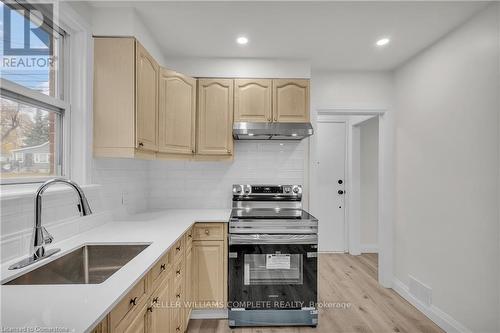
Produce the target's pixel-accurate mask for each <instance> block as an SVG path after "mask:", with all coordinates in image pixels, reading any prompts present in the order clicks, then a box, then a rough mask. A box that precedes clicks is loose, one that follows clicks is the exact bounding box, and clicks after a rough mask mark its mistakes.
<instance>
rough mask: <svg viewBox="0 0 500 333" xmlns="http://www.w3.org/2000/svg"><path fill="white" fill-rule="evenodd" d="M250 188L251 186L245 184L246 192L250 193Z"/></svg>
mask: <svg viewBox="0 0 500 333" xmlns="http://www.w3.org/2000/svg"><path fill="white" fill-rule="evenodd" d="M250 190H251V189H250V186H245V194H249V193H250Z"/></svg>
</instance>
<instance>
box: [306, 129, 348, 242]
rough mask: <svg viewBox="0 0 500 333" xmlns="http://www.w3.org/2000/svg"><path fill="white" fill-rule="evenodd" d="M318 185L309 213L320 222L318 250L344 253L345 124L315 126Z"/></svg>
mask: <svg viewBox="0 0 500 333" xmlns="http://www.w3.org/2000/svg"><path fill="white" fill-rule="evenodd" d="M317 129H318V130H317V133H316V134H315V135H317V138H316V139H317V155H316V157H317V160H316V163H315V165H314V166H315V169H316V170H314V172H317V179H318V182H317V184H316V191H315V195H314V198H315V199H314V203H313V202H311V208H313V209H312V210H311V211H313V214H314V215H315V217H317V218H318V220H319V231H318V234H319V250H320V251H333V252H345V251H346V250H347V248H346V226H345V208H344V206H345V205H344V203H345V202H344V201H345V199H344V197H345V194H344V193H345V164H346V123H345V122H318V123H317Z"/></svg>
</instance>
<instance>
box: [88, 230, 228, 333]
mask: <svg viewBox="0 0 500 333" xmlns="http://www.w3.org/2000/svg"><path fill="white" fill-rule="evenodd" d="M205 230H207V231H208V232H205ZM225 230H226V224H225V223H195V224H194V226H193V227H190V228H189V229H188V230H187V231H186V232H185V233H184V234H183V235H182V236H181V237H179V239H178V240H177V241H176V242H175V243H174V244H173V245H172V247H171V248H170V249H169V250H168V252H167V253H166V254H165V255H164V256H163V257H162V258H160V260H159V261H158V262H157V263H156V264H155V265H154V266H153V267H152V268H151V270H150V271H149V272H148V274H147V275H146V276H145V277H144V278H142V279H141V280H140V281H139V282H138V283H137V284H136V285H135V286H134V287H133V288H132V289H131V290H130V291H129V292H128V293H127V295H126V296H124V297H123V299H122V300H121V301H120V302H119V303H118V304H117V305H116V306H115V308H114V309H113V310H111V312H110V313H109V314H108V315H107V316H106V318H105V319H104V320H103V321H102V322H101V323H99V324H98V325H97V326H96V327H95V328H94V329H93V330H92V333H139V332H140V333H182V332H185V331H186V329H187V326H188V323H189V318H190V316H191V310H192V307H193V306H192V305H193V304H194V303H197V304H199V302H200V301H202V302H206V301H209V302H221V303H222V302H225V300H226V299H227V296H226V293H227V274H226V270H227V268H226V267H227V260H226V257H227V250H226V236H227V235H226V231H225ZM222 305H223V304H222Z"/></svg>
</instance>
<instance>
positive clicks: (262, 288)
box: [228, 234, 318, 310]
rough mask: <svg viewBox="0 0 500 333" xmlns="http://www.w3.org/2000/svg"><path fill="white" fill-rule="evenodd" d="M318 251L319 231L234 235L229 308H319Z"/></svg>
mask: <svg viewBox="0 0 500 333" xmlns="http://www.w3.org/2000/svg"><path fill="white" fill-rule="evenodd" d="M317 253H318V236H317V235H316V234H308V235H288V234H287V235H283V234H278V235H271V234H230V235H229V260H228V266H229V267H228V279H229V293H228V294H229V308H231V309H233V310H234V309H237V308H242V309H243V308H244V309H247V310H250V309H261V310H262V309H301V308H312V307H315V304H316V301H317Z"/></svg>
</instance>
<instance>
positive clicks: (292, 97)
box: [273, 79, 309, 123]
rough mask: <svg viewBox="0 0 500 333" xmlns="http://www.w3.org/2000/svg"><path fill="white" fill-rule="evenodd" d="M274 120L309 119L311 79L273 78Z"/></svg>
mask: <svg viewBox="0 0 500 333" xmlns="http://www.w3.org/2000/svg"><path fill="white" fill-rule="evenodd" d="M273 121H277V122H290V123H303V122H308V121H309V80H286V79H281V80H273Z"/></svg>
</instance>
